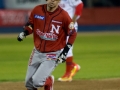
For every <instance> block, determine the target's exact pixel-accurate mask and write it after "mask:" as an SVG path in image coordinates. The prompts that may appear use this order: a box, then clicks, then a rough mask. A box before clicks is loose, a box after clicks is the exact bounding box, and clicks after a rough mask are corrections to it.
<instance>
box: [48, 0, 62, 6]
mask: <svg viewBox="0 0 120 90" xmlns="http://www.w3.org/2000/svg"><path fill="white" fill-rule="evenodd" d="M59 2H60V0H47V5H48V7H50V8H54V7H56V6H58V4H59Z"/></svg>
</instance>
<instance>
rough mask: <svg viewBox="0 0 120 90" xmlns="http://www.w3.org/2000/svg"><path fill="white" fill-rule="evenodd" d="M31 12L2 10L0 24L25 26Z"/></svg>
mask: <svg viewBox="0 0 120 90" xmlns="http://www.w3.org/2000/svg"><path fill="white" fill-rule="evenodd" d="M29 13H30V11H26V10H24V11H23V10H0V26H2V27H3V26H23V25H25V23H26V22H27V20H28V16H29Z"/></svg>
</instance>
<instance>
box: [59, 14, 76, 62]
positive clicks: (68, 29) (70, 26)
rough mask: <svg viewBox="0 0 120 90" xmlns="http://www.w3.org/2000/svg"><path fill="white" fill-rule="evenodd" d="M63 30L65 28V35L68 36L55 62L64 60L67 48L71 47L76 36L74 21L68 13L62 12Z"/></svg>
mask: <svg viewBox="0 0 120 90" xmlns="http://www.w3.org/2000/svg"><path fill="white" fill-rule="evenodd" d="M64 30H65V33H66V36H69V39H68V42H67V44H66V46H65V47H64V49H63V51H62V52H61V54H60V55H59V56H58V59H57V63H63V62H65V60H66V56H67V53H68V51H69V49H70V48H71V47H72V44H73V43H74V41H75V39H76V36H77V32H76V30H75V28H74V23H73V22H72V19H71V18H70V16H69V15H68V13H66V14H64Z"/></svg>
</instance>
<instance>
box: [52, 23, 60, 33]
mask: <svg viewBox="0 0 120 90" xmlns="http://www.w3.org/2000/svg"><path fill="white" fill-rule="evenodd" d="M59 29H60V26H59V25H57V28H56V27H55V26H54V25H53V24H52V29H51V31H50V32H51V33H54V30H55V32H56V33H57V34H59Z"/></svg>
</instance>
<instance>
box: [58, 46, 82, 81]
mask: <svg viewBox="0 0 120 90" xmlns="http://www.w3.org/2000/svg"><path fill="white" fill-rule="evenodd" d="M79 69H80V65H78V64H76V63H75V62H74V61H73V47H72V48H70V50H69V52H68V54H67V58H66V71H65V74H64V75H63V76H62V77H60V78H58V81H72V77H73V76H74V75H75V74H76V72H77V71H79Z"/></svg>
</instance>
